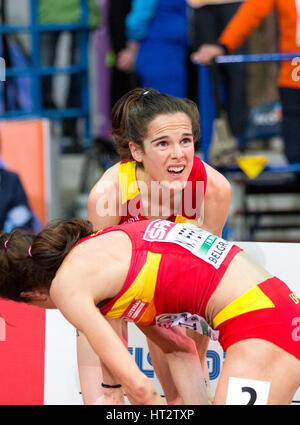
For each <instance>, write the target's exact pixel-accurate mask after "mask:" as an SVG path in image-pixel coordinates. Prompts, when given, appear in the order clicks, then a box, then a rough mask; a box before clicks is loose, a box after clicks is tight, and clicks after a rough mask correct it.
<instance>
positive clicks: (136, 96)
mask: <svg viewBox="0 0 300 425" xmlns="http://www.w3.org/2000/svg"><path fill="white" fill-rule="evenodd" d="M177 112H183V113H185V114H186V115H187V116H188V117H189V118H190V120H191V124H192V129H193V137H194V143H196V142H197V141H198V140H199V138H200V116H199V111H198V108H197V105H196V104H195V103H194V102H193V101H191V100H189V99H180V98H177V97H173V96H168V95H166V94H162V93H159V92H158V91H156V90H153V89H146V88H136V89H133V90H131V91H129V92H128V93H126V94H125V95H124V96H122V97H121V98H120V99H119V100H118V101H117V102H116V104H115V105H114V107H113V109H112V114H111V121H112V137H113V139H114V141H115V143H116V145H117V150H118V153H119V155H120V158H121V159H133V158H132V156H131V152H130V149H129V146H128V144H129V142H134V143H136V144H137V145H138V146H140V147H141V148H142V149H143V140H144V138H145V137H146V135H147V129H148V126H149V124H150V122H151V121H152V120H153V119H154V118H155V117H156V116H158V115H161V114H174V113H177Z"/></svg>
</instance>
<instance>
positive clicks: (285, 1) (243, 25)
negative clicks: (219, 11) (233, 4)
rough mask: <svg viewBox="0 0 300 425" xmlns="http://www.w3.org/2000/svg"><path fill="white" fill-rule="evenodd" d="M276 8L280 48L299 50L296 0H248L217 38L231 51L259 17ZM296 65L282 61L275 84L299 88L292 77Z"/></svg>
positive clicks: (299, 4)
mask: <svg viewBox="0 0 300 425" xmlns="http://www.w3.org/2000/svg"><path fill="white" fill-rule="evenodd" d="M275 8H276V10H277V14H278V25H279V51H280V52H281V53H296V52H299V54H300V2H299V0H247V1H246V2H245V3H243V4H242V5H241V7H240V8H239V10H238V11H237V13H236V14H235V16H234V17H233V18H232V19H231V21H230V23H229V24H228V25H227V27H226V28H225V30H224V31H223V33H222V34H221V36H220V38H219V42H220V43H222V44H225V45H226V47H227V48H228V50H229V51H230V52H232V51H234V50H235V49H236V48H237V47H239V46H240V45H241V44H242V43H243V42H244V41H245V40H246V38H247V37H248V36H249V35H250V33H251V32H252V31H253V30H254V29H255V28H256V27H258V26H259V25H260V24H261V22H262V20H263V19H264V18H265V17H266V16H267V15H269V13H271V12H272V10H273V9H275ZM293 71H295V65H292V61H291V60H289V61H282V62H281V66H280V76H279V80H278V84H279V86H281V87H291V88H300V81H296V79H293Z"/></svg>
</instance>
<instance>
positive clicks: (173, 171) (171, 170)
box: [168, 166, 185, 175]
mask: <svg viewBox="0 0 300 425" xmlns="http://www.w3.org/2000/svg"><path fill="white" fill-rule="evenodd" d="M184 168H185V167H183V166H182V167H169V168H168V173H170V174H176V175H179V174H181V173H182V172H183V170H184Z"/></svg>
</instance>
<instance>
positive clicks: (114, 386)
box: [101, 382, 122, 388]
mask: <svg viewBox="0 0 300 425" xmlns="http://www.w3.org/2000/svg"><path fill="white" fill-rule="evenodd" d="M101 386H102V387H103V388H121V387H122V385H121V384H116V385H108V384H104V383H103V382H102V383H101Z"/></svg>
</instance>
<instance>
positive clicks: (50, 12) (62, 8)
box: [38, 0, 100, 151]
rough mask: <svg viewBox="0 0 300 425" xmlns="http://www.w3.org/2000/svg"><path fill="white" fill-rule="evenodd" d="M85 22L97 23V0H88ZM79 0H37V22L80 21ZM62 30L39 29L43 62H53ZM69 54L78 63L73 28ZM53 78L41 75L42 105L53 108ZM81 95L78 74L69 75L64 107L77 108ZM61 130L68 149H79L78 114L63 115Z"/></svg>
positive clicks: (77, 36)
mask: <svg viewBox="0 0 300 425" xmlns="http://www.w3.org/2000/svg"><path fill="white" fill-rule="evenodd" d="M88 11H89V16H88V25H89V29H90V30H91V31H92V30H94V29H96V28H97V27H98V26H99V24H100V8H99V4H98V2H97V0H88ZM80 14H81V11H80V2H79V0H63V1H62V0H52V1H49V0H39V2H38V16H39V23H40V24H71V23H73V24H74V23H79V22H80ZM62 34H63V31H48V32H46V31H45V32H41V33H40V60H41V65H42V66H54V64H55V60H56V58H57V46H58V42H59V40H60V37H61V35H62ZM70 34H71V56H70V64H71V65H74V64H78V63H79V62H80V57H79V53H80V52H79V42H80V39H79V37H80V35H79V33H78V32H76V31H71V32H70ZM52 82H53V78H52V75H45V76H43V78H42V93H43V108H45V109H52V108H56V107H57V105H56V104H55V101H54V99H53V87H52ZM80 96H81V82H80V74H79V73H75V74H71V75H70V84H69V87H68V93H67V100H66V107H67V108H79V107H80V103H81V101H80ZM62 133H63V136H64V137H67V138H70V139H71V146H70V149H71V150H72V151H76V150H81V146H80V142H79V137H78V130H77V118H75V117H72V118H66V119H64V120H63V128H62Z"/></svg>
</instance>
